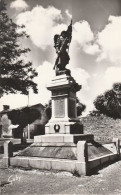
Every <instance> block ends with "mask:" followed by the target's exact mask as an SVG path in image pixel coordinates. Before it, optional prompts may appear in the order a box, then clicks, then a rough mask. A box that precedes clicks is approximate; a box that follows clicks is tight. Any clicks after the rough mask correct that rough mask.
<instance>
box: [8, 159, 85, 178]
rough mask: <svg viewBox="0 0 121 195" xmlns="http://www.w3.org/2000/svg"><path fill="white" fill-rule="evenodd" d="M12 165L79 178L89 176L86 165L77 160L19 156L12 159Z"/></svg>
mask: <svg viewBox="0 0 121 195" xmlns="http://www.w3.org/2000/svg"><path fill="white" fill-rule="evenodd" d="M10 165H11V166H13V167H14V166H15V167H25V168H30V169H32V168H33V169H40V170H48V171H49V170H50V171H52V170H53V171H68V172H71V173H73V174H77V175H79V176H81V175H86V174H87V173H86V170H87V169H86V163H85V162H79V161H77V160H65V159H53V158H37V157H18V156H17V157H14V158H11V159H10Z"/></svg>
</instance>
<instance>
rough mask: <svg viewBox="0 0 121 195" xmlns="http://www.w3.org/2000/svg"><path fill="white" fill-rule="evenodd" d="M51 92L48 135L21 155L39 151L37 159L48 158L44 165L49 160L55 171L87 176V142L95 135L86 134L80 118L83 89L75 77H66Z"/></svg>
mask: <svg viewBox="0 0 121 195" xmlns="http://www.w3.org/2000/svg"><path fill="white" fill-rule="evenodd" d="M47 89H48V90H50V91H51V93H52V96H51V100H52V117H51V119H50V120H49V122H48V123H47V124H46V126H45V135H42V136H35V137H34V143H33V145H32V146H31V147H30V149H28V150H27V151H25V152H23V153H22V154H21V155H28V154H29V155H30V156H32V155H33V151H34V152H35V151H36V154H34V156H35V155H36V156H38V157H39V158H42V159H43V158H45V159H43V162H44V163H46V161H48V159H49V162H50V164H51V166H50V167H51V168H52V169H53V170H55V169H57V170H60V171H62V170H65V171H68V170H69V171H71V172H73V173H74V172H78V174H79V175H86V172H87V168H86V162H87V159H88V158H87V155H88V154H87V148H86V143H88V142H92V141H93V139H94V136H93V135H91V134H87V135H86V134H83V125H82V123H81V122H80V120H79V119H78V118H77V109H76V92H77V91H79V90H80V89H81V86H80V85H79V84H78V83H76V81H75V80H74V79H73V77H72V76H71V75H66V74H62V75H58V76H56V77H55V78H53V80H52V81H51V83H49V84H48V85H47ZM53 163H54V166H53ZM67 164H68V165H67ZM39 167H40V168H41V166H39Z"/></svg>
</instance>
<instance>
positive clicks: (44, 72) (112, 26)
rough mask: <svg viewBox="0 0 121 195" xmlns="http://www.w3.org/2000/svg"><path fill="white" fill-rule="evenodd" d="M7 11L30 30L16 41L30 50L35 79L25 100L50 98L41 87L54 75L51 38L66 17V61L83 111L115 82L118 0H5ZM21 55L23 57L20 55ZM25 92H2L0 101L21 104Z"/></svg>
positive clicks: (119, 44) (119, 63)
mask: <svg viewBox="0 0 121 195" xmlns="http://www.w3.org/2000/svg"><path fill="white" fill-rule="evenodd" d="M6 4H7V11H8V14H9V16H10V17H11V18H12V19H13V21H14V22H16V23H17V24H19V25H20V24H24V25H25V26H26V27H25V30H26V32H27V34H28V35H30V37H29V39H28V40H22V41H21V45H22V47H29V48H30V49H31V52H30V53H29V54H28V55H27V56H26V60H28V61H32V63H33V67H35V68H36V70H37V72H38V77H36V78H35V80H34V81H35V82H36V83H37V84H38V90H39V93H38V94H37V95H35V94H33V92H32V91H31V90H30V93H29V104H30V105H33V104H37V103H41V104H43V105H44V104H45V103H47V102H48V100H49V99H50V97H51V94H50V92H49V91H48V90H47V89H46V86H47V83H48V82H49V81H50V80H51V79H52V78H53V77H54V75H55V73H54V71H53V66H54V62H55V59H56V52H55V49H54V47H53V46H54V41H53V37H54V35H55V34H60V33H61V32H62V31H63V30H66V29H67V27H68V25H69V24H70V20H71V17H72V20H73V31H72V41H71V44H70V49H69V55H70V62H69V65H67V68H69V69H70V70H71V75H72V76H73V77H74V79H75V80H76V81H77V82H78V83H79V84H80V85H82V89H81V90H80V91H79V92H78V93H77V96H78V98H79V99H80V101H81V102H82V103H84V104H85V105H86V107H87V108H86V111H85V113H84V115H86V114H88V113H89V111H91V110H93V109H94V105H93V101H94V100H95V98H96V97H97V96H98V95H100V94H102V93H104V92H105V91H106V90H108V89H111V87H112V84H113V83H115V82H121V76H120V75H121V1H120V0H61V1H60V0H13V1H12V0H6ZM24 58H25V56H24ZM27 104H28V97H27V96H25V95H20V94H16V95H12V94H11V95H4V96H3V97H2V98H1V105H0V109H2V105H10V108H11V109H12V108H17V107H21V106H26V105H27Z"/></svg>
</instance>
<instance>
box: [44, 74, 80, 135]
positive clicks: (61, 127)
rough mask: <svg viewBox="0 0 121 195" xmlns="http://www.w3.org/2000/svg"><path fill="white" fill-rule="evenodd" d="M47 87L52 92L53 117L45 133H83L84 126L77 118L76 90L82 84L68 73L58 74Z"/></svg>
mask: <svg viewBox="0 0 121 195" xmlns="http://www.w3.org/2000/svg"><path fill="white" fill-rule="evenodd" d="M47 89H48V90H50V91H51V92H52V97H51V99H52V117H51V119H50V121H49V123H48V124H47V125H46V127H45V134H55V133H56V134H57V133H59V134H80V133H81V134H82V133H83V127H82V124H81V122H80V120H79V119H78V118H77V110H76V92H77V91H79V90H80V89H81V86H80V85H78V84H77V83H76V81H75V80H74V79H73V77H71V76H68V75H65V74H64V75H59V76H56V77H55V78H54V79H53V80H52V81H51V83H50V84H48V86H47Z"/></svg>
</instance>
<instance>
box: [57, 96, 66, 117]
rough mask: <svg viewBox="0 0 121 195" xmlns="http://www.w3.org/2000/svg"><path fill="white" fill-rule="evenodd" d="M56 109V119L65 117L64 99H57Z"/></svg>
mask: <svg viewBox="0 0 121 195" xmlns="http://www.w3.org/2000/svg"><path fill="white" fill-rule="evenodd" d="M54 108H55V117H57V118H59V117H64V116H65V101H64V99H56V100H55V101H54Z"/></svg>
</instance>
